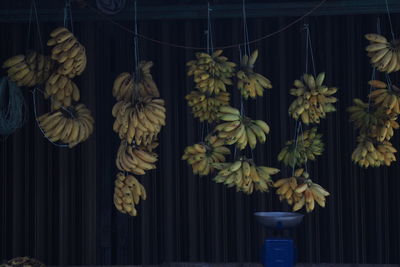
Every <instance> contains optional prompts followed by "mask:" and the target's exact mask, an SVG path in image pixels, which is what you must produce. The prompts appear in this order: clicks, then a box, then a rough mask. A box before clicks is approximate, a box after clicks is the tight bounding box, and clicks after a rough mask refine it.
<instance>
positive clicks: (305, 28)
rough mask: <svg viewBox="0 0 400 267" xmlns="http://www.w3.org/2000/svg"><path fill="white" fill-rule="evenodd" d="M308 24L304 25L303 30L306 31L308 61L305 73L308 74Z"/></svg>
mask: <svg viewBox="0 0 400 267" xmlns="http://www.w3.org/2000/svg"><path fill="white" fill-rule="evenodd" d="M306 25H307V24H304V26H303V29H304V30H305V31H306V59H305V61H306V67H305V68H306V69H305V71H304V73H308V36H307V33H308V31H307V27H308V26H306Z"/></svg>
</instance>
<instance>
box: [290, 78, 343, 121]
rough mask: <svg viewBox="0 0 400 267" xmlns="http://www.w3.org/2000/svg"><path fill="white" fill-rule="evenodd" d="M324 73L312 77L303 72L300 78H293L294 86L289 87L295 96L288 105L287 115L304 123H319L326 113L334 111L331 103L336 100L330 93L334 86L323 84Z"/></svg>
mask: <svg viewBox="0 0 400 267" xmlns="http://www.w3.org/2000/svg"><path fill="white" fill-rule="evenodd" d="M324 79H325V73H324V72H322V73H320V74H318V76H317V77H314V76H313V75H310V74H304V75H303V77H302V80H295V81H294V86H295V88H292V89H290V94H291V95H293V96H296V97H297V98H296V99H295V100H294V101H293V102H292V103H291V104H290V106H289V115H290V116H291V117H292V118H293V119H295V120H297V119H301V121H302V122H303V123H305V124H310V123H311V124H319V123H320V120H321V119H323V118H325V117H326V113H329V112H334V111H336V108H335V106H334V105H333V103H335V102H336V101H337V98H336V97H333V96H332V95H333V94H334V93H336V91H337V88H336V87H327V86H325V85H323V82H324Z"/></svg>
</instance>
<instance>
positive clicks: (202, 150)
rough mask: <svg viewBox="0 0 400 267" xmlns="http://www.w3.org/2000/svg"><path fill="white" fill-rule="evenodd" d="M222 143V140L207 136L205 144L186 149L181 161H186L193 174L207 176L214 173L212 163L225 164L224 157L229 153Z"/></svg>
mask: <svg viewBox="0 0 400 267" xmlns="http://www.w3.org/2000/svg"><path fill="white" fill-rule="evenodd" d="M224 143H225V142H224V140H223V139H219V138H218V137H217V136H215V135H210V136H207V137H206V140H205V143H199V144H194V145H192V146H188V147H186V148H185V152H184V154H183V156H182V160H186V161H187V162H188V164H190V165H191V166H192V169H193V173H194V174H198V175H200V176H204V175H208V174H210V173H211V172H213V171H214V168H213V167H212V164H213V163H221V162H225V155H229V154H230V153H231V151H230V150H229V148H227V147H225V146H224Z"/></svg>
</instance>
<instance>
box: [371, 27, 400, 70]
mask: <svg viewBox="0 0 400 267" xmlns="http://www.w3.org/2000/svg"><path fill="white" fill-rule="evenodd" d="M364 37H365V38H366V39H367V40H368V41H369V45H368V46H367V47H366V48H365V50H366V51H367V52H368V57H369V58H370V62H371V65H372V66H373V67H376V68H377V69H378V70H379V71H381V72H386V73H391V72H394V71H398V70H400V52H399V49H400V41H399V40H392V41H391V42H389V41H388V40H387V39H386V38H385V37H384V36H382V35H380V34H377V33H368V34H365V35H364Z"/></svg>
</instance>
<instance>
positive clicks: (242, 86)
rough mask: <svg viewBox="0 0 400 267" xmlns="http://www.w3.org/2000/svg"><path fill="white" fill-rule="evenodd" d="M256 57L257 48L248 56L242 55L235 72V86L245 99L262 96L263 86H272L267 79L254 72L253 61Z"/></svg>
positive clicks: (269, 87) (267, 87) (268, 87)
mask: <svg viewBox="0 0 400 267" xmlns="http://www.w3.org/2000/svg"><path fill="white" fill-rule="evenodd" d="M257 57H258V50H254V51H253V53H252V54H251V55H250V57H249V56H248V55H243V56H242V59H241V62H240V67H241V69H240V70H239V71H238V72H237V74H236V76H237V77H238V83H237V87H238V89H239V90H240V93H241V94H242V96H243V97H244V98H245V99H248V98H249V97H251V98H256V97H257V96H263V93H264V88H266V89H271V88H272V84H271V81H270V80H269V79H267V78H266V77H264V76H263V75H261V74H258V73H255V72H254V63H255V61H256V59H257Z"/></svg>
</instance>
